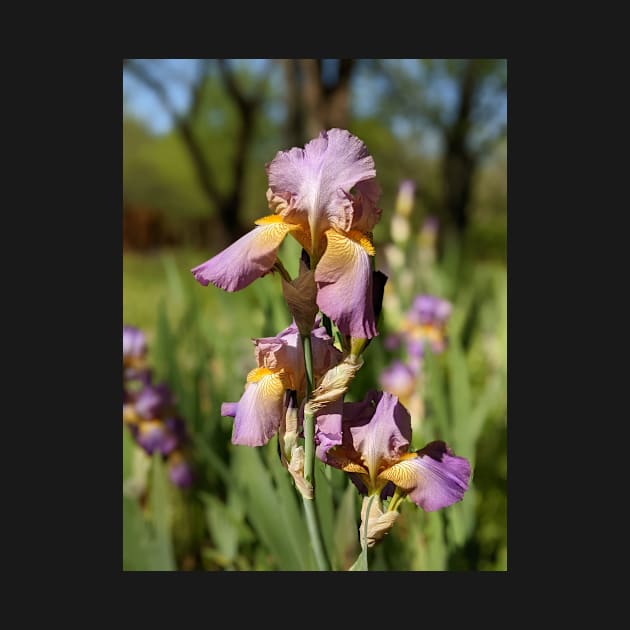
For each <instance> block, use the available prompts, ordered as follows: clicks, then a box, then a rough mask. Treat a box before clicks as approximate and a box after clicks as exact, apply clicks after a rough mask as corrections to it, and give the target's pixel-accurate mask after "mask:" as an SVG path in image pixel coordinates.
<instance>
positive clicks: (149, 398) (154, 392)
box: [135, 383, 174, 420]
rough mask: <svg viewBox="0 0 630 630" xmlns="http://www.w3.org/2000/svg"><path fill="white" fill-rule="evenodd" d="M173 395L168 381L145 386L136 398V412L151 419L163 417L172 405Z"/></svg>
mask: <svg viewBox="0 0 630 630" xmlns="http://www.w3.org/2000/svg"><path fill="white" fill-rule="evenodd" d="M173 402H174V401H173V395H172V393H171V391H170V389H169V388H168V385H166V383H160V384H159V385H156V386H148V387H145V388H144V389H143V390H142V391H141V392H140V393H139V394H138V396H137V398H136V404H135V406H136V412H137V413H138V415H140V416H141V417H142V418H145V419H146V420H151V419H153V418H159V417H161V416H162V415H163V414H164V413H165V412H166V411H167V410H168V409H169V408H170V407H171V406H172V405H173Z"/></svg>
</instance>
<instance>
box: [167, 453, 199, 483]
mask: <svg viewBox="0 0 630 630" xmlns="http://www.w3.org/2000/svg"><path fill="white" fill-rule="evenodd" d="M168 476H169V479H170V480H171V481H172V482H173V483H174V484H175V485H176V486H178V487H180V488H189V487H190V486H191V485H192V482H193V481H194V476H193V471H192V467H191V466H190V464H189V463H188V462H187V461H186V460H178V461H175V462H174V463H172V464H170V465H169V467H168Z"/></svg>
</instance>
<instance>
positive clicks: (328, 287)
mask: <svg viewBox="0 0 630 630" xmlns="http://www.w3.org/2000/svg"><path fill="white" fill-rule="evenodd" d="M326 238H327V242H328V244H327V246H326V251H325V252H324V255H323V256H322V258H321V259H320V261H319V263H318V264H317V267H316V268H315V281H316V283H317V289H318V291H317V305H318V306H319V308H320V309H321V310H322V312H323V313H325V314H326V315H328V317H330V319H331V320H333V321H334V322H335V324H337V326H338V327H339V330H340V331H341V332H342V333H343V334H344V335H350V336H351V337H357V338H361V339H371V338H372V337H376V335H377V334H378V332H377V330H376V318H375V316H374V299H373V298H374V296H373V288H372V285H373V282H374V276H373V273H372V263H371V261H370V256H369V255H368V253H367V251H366V250H365V248H364V247H363V246H362V245H361V244H360V243H358V242H356V241H355V240H353V239H351V238H348V237H346V236H344V235H343V234H340V233H339V232H336V231H335V230H329V231H328V232H327V233H326Z"/></svg>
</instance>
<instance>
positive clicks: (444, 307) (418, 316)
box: [409, 295, 452, 325]
mask: <svg viewBox="0 0 630 630" xmlns="http://www.w3.org/2000/svg"><path fill="white" fill-rule="evenodd" d="M451 311H452V306H451V304H450V302H447V301H446V300H442V299H440V298H438V297H436V296H434V295H418V296H417V297H416V299H415V300H414V301H413V305H412V307H411V310H410V312H409V318H410V319H411V320H412V321H416V322H417V323H420V324H425V325H426V324H434V325H435V324H444V323H445V322H446V320H447V319H448V318H449V317H450V315H451Z"/></svg>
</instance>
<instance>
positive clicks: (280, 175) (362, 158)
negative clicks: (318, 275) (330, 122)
mask: <svg viewBox="0 0 630 630" xmlns="http://www.w3.org/2000/svg"><path fill="white" fill-rule="evenodd" d="M267 174H268V175H269V187H270V188H271V190H272V192H273V193H274V194H277V195H286V193H289V195H291V203H290V204H289V205H288V207H287V209H285V211H284V216H286V217H294V216H295V215H297V216H298V217H299V218H300V219H301V222H302V221H303V220H304V219H306V220H307V221H308V225H309V229H310V233H311V236H312V242H313V245H314V246H315V247H316V246H317V244H318V243H319V238H320V237H321V235H322V234H323V232H324V231H325V230H326V229H328V228H330V227H334V228H337V229H338V230H341V231H344V232H347V231H348V230H350V228H351V226H352V219H353V197H352V196H351V195H350V190H351V189H352V188H353V187H354V186H356V185H357V184H358V183H359V182H365V181H368V180H373V179H374V178H375V177H376V170H375V168H374V159H373V158H372V156H371V155H370V154H369V153H368V150H367V147H366V146H365V144H363V142H361V140H359V138H357V137H356V136H353V135H352V134H351V133H350V132H349V131H346V130H344V129H331V130H330V131H327V132H326V131H322V133H321V134H320V135H319V137H318V138H315V139H314V140H311V141H310V142H309V143H308V144H307V145H306V146H305V147H304V149H298V148H294V149H291V150H290V151H280V152H278V154H277V155H276V157H275V158H274V159H273V161H272V162H270V163H269V164H268V165H267ZM364 190H365V191H366V192H367V195H366V197H367V199H366V202H367V203H366V208H367V205H368V204H369V203H370V202H371V201H373V198H374V189H373V188H367V189H364ZM366 214H367V213H366ZM296 218H297V217H296ZM310 253H311V254H313V253H314V252H310Z"/></svg>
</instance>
